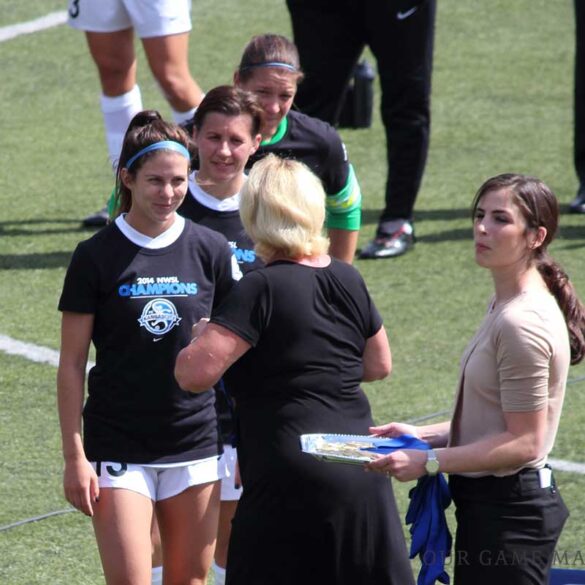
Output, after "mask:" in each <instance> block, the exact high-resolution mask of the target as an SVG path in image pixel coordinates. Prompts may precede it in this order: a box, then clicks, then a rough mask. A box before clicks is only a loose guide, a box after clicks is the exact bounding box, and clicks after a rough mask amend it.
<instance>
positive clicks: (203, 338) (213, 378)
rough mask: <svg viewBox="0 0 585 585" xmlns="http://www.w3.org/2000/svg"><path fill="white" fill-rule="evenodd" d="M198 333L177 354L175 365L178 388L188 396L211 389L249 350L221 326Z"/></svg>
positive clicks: (245, 344)
mask: <svg viewBox="0 0 585 585" xmlns="http://www.w3.org/2000/svg"><path fill="white" fill-rule="evenodd" d="M201 329H202V332H201V333H199V336H198V337H196V338H195V339H194V340H193V341H192V342H191V344H189V345H188V346H187V347H185V348H184V349H182V350H181V351H180V352H179V355H178V356H177V361H176V364H175V378H176V379H177V382H178V383H179V386H180V387H181V388H182V389H183V390H188V391H189V392H204V391H205V390H209V389H210V388H212V387H213V385H214V384H216V383H217V382H218V381H219V379H220V378H221V377H222V376H223V374H224V372H225V371H226V370H227V369H228V368H229V367H230V366H231V365H232V364H233V363H234V362H236V361H237V360H238V359H239V358H240V357H242V356H243V355H244V354H245V353H246V352H247V351H248V350H249V349H250V347H251V345H250V344H249V343H248V342H247V341H244V340H243V339H242V338H241V337H238V336H237V335H236V334H235V333H232V332H231V331H230V330H229V329H226V328H225V327H222V326H221V325H216V324H215V323H210V324H209V325H207V326H206V327H205V328H200V330H201Z"/></svg>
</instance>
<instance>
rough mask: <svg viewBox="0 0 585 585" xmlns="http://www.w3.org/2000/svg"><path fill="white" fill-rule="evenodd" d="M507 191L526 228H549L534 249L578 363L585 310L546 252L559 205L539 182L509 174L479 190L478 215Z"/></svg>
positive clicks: (583, 350) (583, 353)
mask: <svg viewBox="0 0 585 585" xmlns="http://www.w3.org/2000/svg"><path fill="white" fill-rule="evenodd" d="M501 189H507V190H509V191H510V193H511V195H512V197H513V201H514V203H515V204H516V205H517V206H518V209H519V210H520V212H521V214H522V216H523V217H524V220H525V221H526V226H527V229H529V230H536V229H538V228H539V227H544V228H545V229H546V237H545V238H544V241H543V242H542V244H541V245H540V246H539V247H538V248H535V249H534V250H533V256H532V261H533V262H535V265H536V267H537V268H538V271H539V273H540V274H541V276H542V278H543V280H544V282H545V283H546V286H547V287H548V289H549V291H550V293H551V294H552V295H553V296H554V297H555V299H556V300H557V303H558V305H559V307H560V309H561V311H562V313H563V315H564V317H565V322H566V324H567V329H568V331H569V342H570V345H571V363H572V364H578V363H579V362H580V361H581V360H582V359H583V357H585V307H584V306H583V304H582V303H581V301H580V300H579V297H578V296H577V292H576V291H575V288H574V286H573V284H572V283H571V281H570V280H569V277H568V276H567V274H566V272H565V271H564V270H563V269H562V268H561V267H560V266H559V264H557V263H556V262H555V261H554V260H553V259H552V258H551V257H550V256H549V255H548V252H547V247H548V245H549V244H550V243H551V242H552V240H553V239H554V237H555V236H556V233H557V229H558V224H559V204H558V201H557V198H556V197H555V195H554V193H553V192H552V191H551V190H550V189H549V187H548V186H547V185H546V184H545V183H543V182H542V181H541V180H540V179H536V178H534V177H529V176H526V175H520V174H515V173H506V174H502V175H498V176H496V177H492V178H491V179H488V180H487V181H486V182H485V183H484V184H483V185H482V186H481V187H480V188H479V190H478V192H477V193H476V195H475V199H474V200H473V204H472V214H473V217H475V212H476V210H477V206H478V204H479V201H480V200H481V198H482V197H483V196H484V195H485V194H486V193H488V192H490V191H499V190H501Z"/></svg>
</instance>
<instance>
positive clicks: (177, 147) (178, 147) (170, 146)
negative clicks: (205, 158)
mask: <svg viewBox="0 0 585 585" xmlns="http://www.w3.org/2000/svg"><path fill="white" fill-rule="evenodd" d="M163 149H164V150H173V151H175V152H178V153H179V154H182V155H183V156H184V157H185V158H186V159H187V160H188V161H190V160H191V155H190V154H189V151H188V150H187V149H186V148H185V147H184V146H183V145H182V144H181V143H180V142H175V141H174V140H162V141H161V142H155V143H154V144H150V145H149V146H145V147H144V148H143V149H142V150H139V151H138V152H137V153H136V154H135V155H134V156H133V157H131V158H130V160H129V161H128V162H127V163H126V168H127V169H130V167H131V166H132V165H133V164H134V163H135V162H136V160H137V159H139V158H140V157H141V156H143V155H145V154H146V153H147V152H152V151H153V150H163Z"/></svg>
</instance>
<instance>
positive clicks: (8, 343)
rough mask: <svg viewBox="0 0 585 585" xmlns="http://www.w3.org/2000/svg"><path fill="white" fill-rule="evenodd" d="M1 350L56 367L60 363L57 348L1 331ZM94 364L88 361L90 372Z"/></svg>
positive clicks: (87, 369)
mask: <svg viewBox="0 0 585 585" xmlns="http://www.w3.org/2000/svg"><path fill="white" fill-rule="evenodd" d="M0 351H3V352H4V353H7V354H8V355H17V356H20V357H23V358H25V359H27V360H29V361H31V362H37V363H40V364H49V365H50V366H54V367H55V368H56V367H57V366H58V365H59V352H58V351H57V350H55V349H51V348H49V347H43V346H42V345H35V344H34V343H26V342H24V341H18V339H13V338H12V337H8V335H2V334H1V333H0ZM93 366H95V363H94V362H88V363H87V368H86V371H87V372H89V370H90V369H91V368H93Z"/></svg>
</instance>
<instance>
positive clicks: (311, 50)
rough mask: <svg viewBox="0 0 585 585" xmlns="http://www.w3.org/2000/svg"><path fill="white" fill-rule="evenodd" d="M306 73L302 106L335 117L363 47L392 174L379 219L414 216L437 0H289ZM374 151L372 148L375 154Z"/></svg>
mask: <svg viewBox="0 0 585 585" xmlns="http://www.w3.org/2000/svg"><path fill="white" fill-rule="evenodd" d="M287 5H288V9H289V12H290V15H291V19H292V26H293V33H294V40H295V43H296V45H297V47H298V49H299V53H300V58H301V66H302V68H303V71H304V72H305V75H306V77H305V80H304V81H303V82H302V83H301V84H300V86H299V91H298V94H297V97H296V105H297V106H298V107H299V108H300V109H301V111H303V112H305V113H306V114H309V115H310V116H315V117H317V118H321V119H323V120H325V121H327V122H329V123H330V124H336V123H337V121H338V119H339V114H340V111H341V106H342V104H343V98H344V93H345V91H346V88H347V85H348V82H349V80H350V78H351V75H352V73H353V68H354V66H355V64H356V63H357V61H358V59H359V57H360V55H361V53H362V51H363V49H364V47H365V46H366V45H367V46H369V47H370V49H371V51H372V53H373V54H374V56H375V58H376V61H377V66H378V72H379V76H380V84H381V88H382V103H381V113H382V122H383V124H384V128H385V130H386V156H387V164H388V178H387V182H386V196H385V207H384V210H383V212H382V215H381V217H380V221H385V220H390V219H412V213H413V209H414V204H415V200H416V196H417V194H418V190H419V187H420V183H421V180H422V176H423V172H424V168H425V164H426V159H427V153H428V148H429V134H430V94H431V71H432V62H433V42H434V28H435V26H434V25H435V13H436V0H287ZM372 154H373V153H372Z"/></svg>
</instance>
